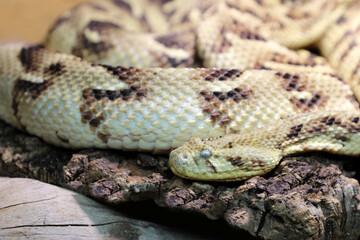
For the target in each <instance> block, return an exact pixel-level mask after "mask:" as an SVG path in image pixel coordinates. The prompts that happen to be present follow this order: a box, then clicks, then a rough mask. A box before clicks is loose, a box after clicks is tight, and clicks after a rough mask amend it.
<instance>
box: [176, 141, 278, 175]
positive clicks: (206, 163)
mask: <svg viewBox="0 0 360 240" xmlns="http://www.w3.org/2000/svg"><path fill="white" fill-rule="evenodd" d="M231 141H232V140H231V137H230V138H227V137H223V138H214V139H207V140H204V139H200V138H192V139H190V140H189V141H188V142H187V143H185V144H184V145H183V146H181V147H179V148H177V149H175V150H173V151H172V152H171V153H170V159H169V166H170V168H171V170H172V171H173V172H174V173H175V174H176V175H178V176H180V177H183V178H188V179H195V180H204V181H239V180H245V179H248V178H250V177H252V176H256V175H261V174H265V173H267V172H269V171H270V170H271V169H273V168H274V167H275V166H276V165H277V164H278V162H279V161H280V159H281V152H280V151H279V150H276V149H266V148H263V147H259V146H251V145H237V146H233V145H232V144H229V142H231Z"/></svg>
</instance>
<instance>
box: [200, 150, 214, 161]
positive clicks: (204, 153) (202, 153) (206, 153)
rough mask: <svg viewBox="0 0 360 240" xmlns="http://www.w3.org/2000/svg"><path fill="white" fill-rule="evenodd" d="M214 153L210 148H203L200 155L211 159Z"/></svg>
mask: <svg viewBox="0 0 360 240" xmlns="http://www.w3.org/2000/svg"><path fill="white" fill-rule="evenodd" d="M211 155H212V153H211V151H210V150H209V149H203V150H201V152H200V157H201V158H203V159H206V160H207V159H209V158H210V157H211Z"/></svg>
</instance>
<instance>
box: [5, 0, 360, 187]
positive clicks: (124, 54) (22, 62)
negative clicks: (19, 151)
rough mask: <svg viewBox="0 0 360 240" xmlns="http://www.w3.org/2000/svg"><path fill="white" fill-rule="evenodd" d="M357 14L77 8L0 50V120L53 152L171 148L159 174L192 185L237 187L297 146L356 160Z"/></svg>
mask: <svg viewBox="0 0 360 240" xmlns="http://www.w3.org/2000/svg"><path fill="white" fill-rule="evenodd" d="M359 11H360V3H359V2H356V1H351V0H312V1H311V0H309V1H305V0H292V1H291V0H251V1H250V0H247V1H241V0H209V1H202V0H187V1H183V0H158V1H155V0H132V1H131V0H128V1H126V0H102V1H93V2H89V3H83V4H80V5H78V6H76V7H74V8H73V9H70V10H68V11H66V12H65V13H63V14H62V15H61V16H60V17H59V19H58V20H57V21H56V22H55V23H54V24H53V26H52V27H51V29H50V30H49V32H48V35H47V36H46V38H45V39H44V42H43V43H42V45H34V44H31V43H25V42H16V43H5V44H2V45H0V118H1V119H2V120H4V121H5V122H7V123H9V124H11V125H13V126H15V127H17V128H18V129H21V130H23V131H26V132H28V133H30V134H33V135H36V136H38V137H41V138H42V139H44V140H45V141H46V142H48V143H51V144H53V145H57V146H61V147H66V148H78V149H79V148H94V147H95V148H111V149H119V150H131V151H150V152H154V153H169V152H170V151H171V150H172V151H171V153H170V159H169V166H170V168H171V169H172V171H173V172H174V173H175V174H176V175H178V176H181V177H184V178H190V179H198V180H210V181H237V180H244V179H247V178H250V177H252V176H255V175H261V174H265V173H266V172H268V171H270V170H271V169H273V168H274V167H275V166H276V165H277V164H278V163H279V161H280V160H281V158H282V157H284V156H287V155H289V154H293V153H298V152H304V151H327V152H331V153H335V154H345V155H351V156H358V155H360V120H359V119H360V111H359V103H358V101H357V100H356V97H357V98H359V97H360V89H359V86H360V84H359V82H360V72H358V67H359V65H360V57H359V55H360V54H359V53H360V42H359V43H358V41H359V40H358V38H359V39H360V36H359V37H358V35H359V34H360V14H358V13H359ZM308 46H311V47H312V48H314V47H316V48H317V49H320V52H321V54H322V55H323V56H319V55H316V54H313V53H310V52H309V51H307V50H304V48H306V47H308Z"/></svg>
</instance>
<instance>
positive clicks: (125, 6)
mask: <svg viewBox="0 0 360 240" xmlns="http://www.w3.org/2000/svg"><path fill="white" fill-rule="evenodd" d="M113 3H114V4H115V5H116V6H117V7H119V8H121V9H124V10H127V11H129V12H131V7H130V5H129V4H128V3H126V2H125V1H122V0H113Z"/></svg>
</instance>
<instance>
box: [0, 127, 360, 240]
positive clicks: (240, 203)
mask: <svg viewBox="0 0 360 240" xmlns="http://www.w3.org/2000/svg"><path fill="white" fill-rule="evenodd" d="M0 156H1V160H0V168H1V169H2V170H3V172H5V173H6V174H7V175H8V176H17V177H23V176H27V177H31V178H35V179H39V180H41V181H44V182H49V183H54V184H57V185H60V186H63V187H66V188H70V189H72V190H75V191H77V192H79V193H82V194H84V195H88V196H91V197H92V198H95V199H97V200H101V201H102V202H104V203H109V204H112V205H121V204H122V203H124V202H129V201H138V202H137V204H139V206H140V205H141V204H142V202H141V201H143V200H152V201H154V202H155V203H156V204H157V205H159V206H163V207H167V208H171V209H177V210H184V211H191V212H198V213H200V214H203V215H205V216H207V217H208V218H210V219H225V220H226V221H227V222H228V224H229V225H231V226H234V227H235V228H236V229H243V230H246V231H247V232H249V233H250V234H251V235H253V236H255V237H261V238H264V239H294V238H296V239H299V238H303V239H357V238H358V236H359V235H360V193H359V191H360V188H359V183H358V181H357V180H355V179H354V178H349V177H351V176H358V174H359V163H358V162H359V159H356V158H353V159H349V158H345V157H339V156H332V155H323V154H308V155H305V156H298V157H292V158H287V159H284V160H283V161H282V162H281V164H280V165H279V166H278V167H277V168H276V170H275V171H273V172H271V173H269V174H268V175H266V176H262V177H254V178H252V179H250V180H248V181H245V182H235V183H204V182H196V181H189V180H183V179H181V178H178V177H175V176H174V175H173V174H172V173H171V171H170V170H169V169H168V167H167V156H166V155H163V156H155V155H150V154H144V153H124V152H120V151H103V150H83V151H71V150H65V149H60V148H55V147H52V146H49V145H47V144H45V143H43V142H42V141H41V140H39V139H38V138H36V137H32V136H29V135H26V134H23V133H21V132H19V131H17V130H15V129H13V128H12V127H10V126H8V125H6V124H5V123H3V122H0ZM343 160H346V161H343ZM349 164H350V165H351V166H350V167H349V166H347V165H349ZM340 169H341V170H340ZM347 169H350V170H347ZM344 174H345V175H347V176H349V177H345V176H344ZM174 214H176V213H174ZM189 221H191V219H189ZM194 224H196V223H194Z"/></svg>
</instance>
